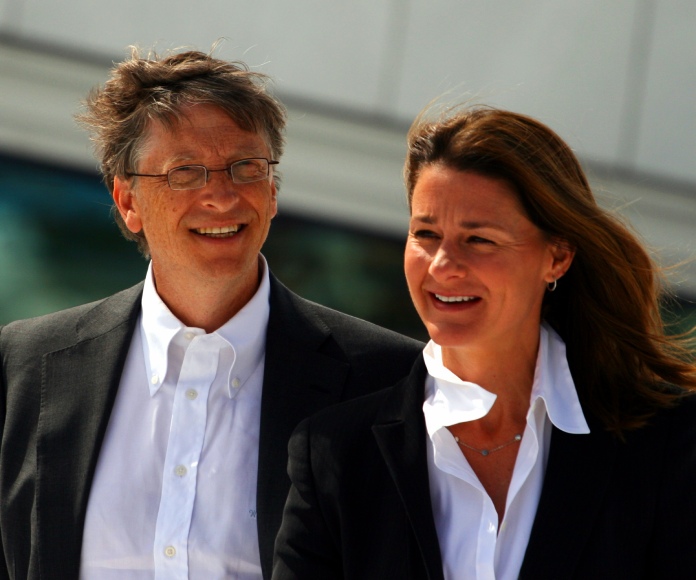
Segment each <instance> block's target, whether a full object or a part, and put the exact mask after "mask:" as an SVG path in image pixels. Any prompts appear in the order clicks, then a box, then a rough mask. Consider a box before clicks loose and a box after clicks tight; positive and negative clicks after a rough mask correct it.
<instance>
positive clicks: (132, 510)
mask: <svg viewBox="0 0 696 580" xmlns="http://www.w3.org/2000/svg"><path fill="white" fill-rule="evenodd" d="M263 83H264V78H263V77H262V76H261V75H259V74H257V73H252V72H250V71H248V70H247V68H246V67H245V66H244V65H240V64H231V63H228V62H225V61H222V60H218V59H215V58H212V57H210V56H209V55H205V54H202V53H199V52H185V53H180V54H173V55H169V56H167V57H165V58H161V59H160V58H158V57H156V56H150V57H148V58H140V57H139V56H138V54H137V52H135V51H134V53H133V54H132V56H131V58H130V59H128V60H126V61H125V62H123V63H121V64H120V65H118V66H117V67H115V68H114V70H113V72H112V76H111V78H110V80H109V81H108V82H107V83H106V84H105V85H104V87H103V88H102V89H100V90H97V91H94V92H93V93H92V94H91V95H90V98H89V99H88V101H87V110H86V112H85V113H84V114H83V115H82V116H81V117H80V120H81V122H82V123H83V124H85V125H86V126H88V127H89V128H90V129H91V131H92V134H93V139H94V141H95V143H96V149H97V151H98V154H99V157H100V160H101V169H102V172H103V174H104V179H105V182H106V184H107V186H108V188H109V190H110V192H111V193H112V196H113V199H114V206H115V211H114V216H115V218H116V220H117V222H118V223H119V226H120V227H121V229H122V231H123V232H124V234H125V235H126V237H128V238H129V239H133V240H135V241H137V242H138V245H139V247H140V249H141V251H142V252H143V253H144V255H145V256H146V257H149V258H150V267H149V269H148V273H147V276H146V279H145V281H144V282H143V283H141V284H139V285H137V286H136V287H134V288H131V289H129V290H125V291H123V292H120V293H118V294H116V295H114V296H111V297H109V298H107V299H105V300H102V301H99V302H95V303H93V304H88V305H84V306H80V307H77V308H74V309H70V310H67V311H63V312H58V313H55V314H52V315H48V316H44V317H41V318H37V319H33V320H27V321H20V322H15V323H12V324H9V325H7V326H6V327H4V328H2V329H0V357H1V360H2V371H1V373H0V388H1V389H0V392H1V393H2V396H1V397H0V417H2V423H0V427H1V431H0V432H1V433H2V443H1V447H0V528H1V537H2V555H3V560H2V561H0V578H39V577H40V578H78V577H80V578H86V579H91V578H99V579H101V578H108V579H121V578H128V579H135V580H137V579H141V578H142V579H145V578H148V579H151V578H157V579H167V580H169V579H178V578H204V579H206V580H208V579H211V578H240V579H247V578H260V577H262V576H263V577H264V578H269V577H270V572H271V564H272V551H273V541H274V538H275V535H276V532H277V530H278V527H279V525H280V520H281V517H282V509H283V505H284V502H285V497H286V494H287V491H288V488H289V480H288V477H287V474H286V471H285V469H286V462H287V441H288V438H289V436H290V434H291V432H292V430H293V428H294V427H295V425H296V424H297V423H298V422H299V420H300V419H302V418H304V417H305V416H307V415H310V414H312V413H314V412H316V411H318V410H319V409H321V408H323V407H325V406H327V405H330V404H332V403H335V402H338V401H340V400H343V399H347V398H350V397H354V396H358V395H361V394H364V393H367V392H369V391H372V390H375V389H378V388H381V387H385V386H388V385H390V384H391V383H393V382H395V381H396V380H398V379H399V378H400V377H401V376H403V375H405V374H406V373H407V371H408V370H409V368H410V366H411V363H412V361H413V360H414V359H415V357H416V355H417V353H418V352H420V349H421V345H420V344H419V343H417V342H416V341H412V340H410V339H407V338H405V337H402V336H400V335H397V334H395V333H392V332H389V331H386V330H384V329H381V328H378V327H376V326H374V325H371V324H368V323H366V322H363V321H360V320H357V319H354V318H352V317H349V316H346V315H344V314H340V313H337V312H335V311H332V310H329V309H327V308H323V307H321V306H318V305H316V304H313V303H310V302H307V301H305V300H303V299H301V298H299V297H298V296H296V295H294V294H293V293H292V292H290V291H289V290H288V289H287V288H285V287H284V286H283V285H282V284H281V283H280V282H279V281H278V280H277V279H275V278H274V277H273V275H272V274H271V273H270V272H269V270H268V267H267V265H266V262H265V260H264V258H263V257H262V255H261V254H260V250H261V247H262V245H263V243H264V241H265V239H266V236H267V234H268V231H269V227H270V222H271V219H272V218H273V217H274V216H275V214H276V194H277V176H276V175H275V173H274V169H275V165H276V164H277V162H278V159H279V158H280V156H281V153H282V148H283V130H284V124H285V112H284V109H283V108H282V106H281V105H280V104H279V103H278V102H277V101H276V100H275V99H273V98H272V97H271V96H270V95H269V94H268V93H267V92H266V90H265V88H264V84H263Z"/></svg>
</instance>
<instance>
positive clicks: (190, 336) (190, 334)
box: [184, 331, 196, 340]
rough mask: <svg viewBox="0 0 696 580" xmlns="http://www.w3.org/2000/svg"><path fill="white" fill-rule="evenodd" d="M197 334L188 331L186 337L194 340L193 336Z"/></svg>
mask: <svg viewBox="0 0 696 580" xmlns="http://www.w3.org/2000/svg"><path fill="white" fill-rule="evenodd" d="M194 336H196V335H195V334H194V333H193V332H191V331H188V332H185V333H184V338H185V339H186V340H193V337H194Z"/></svg>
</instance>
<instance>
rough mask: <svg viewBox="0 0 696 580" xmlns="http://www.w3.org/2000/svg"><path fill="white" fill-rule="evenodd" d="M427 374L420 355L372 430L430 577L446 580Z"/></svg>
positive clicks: (385, 405) (387, 402)
mask: <svg viewBox="0 0 696 580" xmlns="http://www.w3.org/2000/svg"><path fill="white" fill-rule="evenodd" d="M426 373H427V371H426V367H425V362H424V360H423V357H422V356H419V357H418V358H417V359H416V362H415V364H414V365H413V369H412V370H411V373H410V374H409V376H408V377H407V378H405V379H404V380H402V381H401V382H400V383H398V384H397V385H395V386H394V387H393V389H392V391H391V393H389V395H388V397H387V399H386V400H385V402H384V405H383V406H382V408H381V410H380V413H379V414H378V416H377V419H376V420H375V424H374V425H373V427H372V431H373V433H374V435H375V438H376V440H377V445H378V446H379V449H380V451H381V453H382V457H383V458H384V461H385V463H386V464H387V469H388V470H389V473H390V475H391V477H392V479H393V480H394V483H395V484H396V488H397V490H398V491H399V495H400V497H401V500H402V501H403V503H404V507H405V509H406V512H407V513H408V515H409V521H410V522H411V528H412V531H413V534H414V536H415V538H416V542H417V544H418V547H419V548H420V553H421V556H422V557H423V562H424V564H425V569H426V571H427V574H428V578H430V579H433V580H435V579H437V580H443V578H444V576H443V572H442V560H441V557H440V544H439V542H438V539H437V531H436V528H435V520H434V518H433V511H432V507H431V503H430V483H429V480H428V462H427V452H426V438H427V435H426V431H425V420H424V417H423V409H422V408H423V399H424V385H425V376H426Z"/></svg>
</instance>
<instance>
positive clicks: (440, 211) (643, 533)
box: [273, 108, 696, 580]
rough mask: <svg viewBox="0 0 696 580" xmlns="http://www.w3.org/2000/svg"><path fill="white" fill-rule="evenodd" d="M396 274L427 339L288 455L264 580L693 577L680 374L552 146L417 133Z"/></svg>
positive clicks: (502, 120)
mask: <svg viewBox="0 0 696 580" xmlns="http://www.w3.org/2000/svg"><path fill="white" fill-rule="evenodd" d="M405 176H406V186H407V191H408V199H409V206H410V210H411V222H410V228H409V235H408V242H407V244H406V252H405V271H406V279H407V282H408V287H409V290H410V293H411V297H412V299H413V302H414V304H415V307H416V309H417V311H418V313H419V315H420V317H421V318H422V320H423V322H424V324H425V326H426V328H427V330H428V333H429V334H430V337H431V339H432V340H431V341H430V343H429V344H428V345H427V346H426V348H425V350H424V352H423V357H422V358H419V360H417V361H416V363H415V365H414V367H413V370H412V373H411V375H410V376H409V377H408V378H407V379H405V380H404V381H402V382H401V383H399V384H397V385H395V386H394V387H392V388H390V389H386V390H384V391H382V392H380V393H378V394H375V395H370V396H368V397H366V398H363V399H359V400H356V401H354V402H350V403H347V404H344V405H341V406H338V407H335V408H333V409H329V410H327V411H326V412H323V413H322V414H321V415H319V416H316V417H314V418H312V419H310V420H307V421H305V422H304V423H303V424H301V425H300V427H298V429H297V431H296V433H295V435H294V437H293V439H292V440H291V443H290V463H289V473H290V476H291V479H292V481H293V487H292V489H291V492H290V496H289V497H288V502H287V504H286V508H285V514H284V519H283V524H282V527H281V530H280V533H279V535H278V538H277V541H276V561H275V567H274V576H273V577H274V578H275V579H278V580H281V579H289V578H301V579H303V580H304V579H308V578H312V579H314V578H356V579H357V578H359V579H361V580H363V579H366V578H379V579H385V578H399V579H402V578H440V579H441V578H447V579H455V578H477V579H480V578H506V579H507V578H517V577H521V578H534V579H539V578H553V579H558V578H564V579H565V578H644V577H664V578H693V577H696V550H695V549H694V545H696V407H695V404H694V400H693V398H692V397H687V396H686V395H690V394H691V393H692V392H693V391H694V390H696V367H695V366H694V363H693V357H691V356H690V355H689V354H688V350H687V349H686V346H685V340H684V339H678V338H674V337H669V336H666V335H665V334H664V332H663V323H662V320H661V318H660V309H659V291H660V287H659V284H658V282H659V279H658V274H657V270H656V268H655V266H654V265H653V263H652V261H651V260H650V258H649V256H648V254H647V252H646V250H645V249H644V248H643V247H642V245H641V244H640V242H639V241H638V240H637V239H636V237H635V236H634V235H633V234H632V233H631V232H630V231H629V230H628V229H627V228H626V227H625V226H624V225H622V223H621V222H620V221H619V220H617V219H616V218H615V217H614V216H612V215H610V214H609V213H608V212H606V211H605V210H603V209H601V208H600V207H599V206H598V205H597V204H596V202H595V200H594V197H593V195H592V192H591V190H590V187H589V185H588V183H587V180H586V178H585V175H584V174H583V171H582V169H581V167H580V165H579V163H578V161H577V159H576V158H575V156H574V155H573V153H572V152H571V150H570V149H569V148H568V146H567V145H566V144H565V143H564V142H563V141H562V140H561V139H560V138H559V137H558V136H557V135H556V134H555V133H553V132H552V131H551V130H550V129H548V128H547V127H545V126H544V125H542V124H541V123H539V122H537V121H535V120H533V119H530V118H528V117H525V116H522V115H518V114H515V113H510V112H506V111H500V110H494V109H488V108H477V109H468V110H455V111H454V112H451V113H450V114H449V115H447V116H446V117H444V118H443V119H441V120H439V121H436V122H430V121H428V120H427V118H425V117H421V118H419V119H417V120H416V122H415V123H414V126H413V127H412V128H411V130H410V132H409V137H408V156H407V160H406V168H405Z"/></svg>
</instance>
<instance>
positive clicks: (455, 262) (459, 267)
mask: <svg viewBox="0 0 696 580" xmlns="http://www.w3.org/2000/svg"><path fill="white" fill-rule="evenodd" d="M430 273H431V274H432V275H433V276H434V277H438V278H448V277H450V276H457V277H461V276H464V275H466V264H465V259H464V255H463V252H462V251H461V249H460V248H457V247H454V246H453V245H452V244H442V245H440V247H439V248H438V250H437V252H436V253H435V256H434V258H433V261H432V263H431V264H430Z"/></svg>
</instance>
